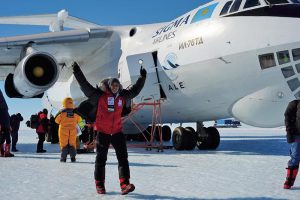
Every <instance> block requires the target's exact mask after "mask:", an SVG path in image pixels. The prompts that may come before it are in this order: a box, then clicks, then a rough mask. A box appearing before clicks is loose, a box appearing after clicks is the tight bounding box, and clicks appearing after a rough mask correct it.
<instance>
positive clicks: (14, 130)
mask: <svg viewBox="0 0 300 200" xmlns="http://www.w3.org/2000/svg"><path fill="white" fill-rule="evenodd" d="M21 121H23V117H22V115H21V114H20V113H17V114H13V115H12V116H10V126H11V139H12V145H11V151H12V152H17V151H19V150H18V149H17V148H16V146H17V142H18V138H19V133H18V132H19V128H20V122H21Z"/></svg>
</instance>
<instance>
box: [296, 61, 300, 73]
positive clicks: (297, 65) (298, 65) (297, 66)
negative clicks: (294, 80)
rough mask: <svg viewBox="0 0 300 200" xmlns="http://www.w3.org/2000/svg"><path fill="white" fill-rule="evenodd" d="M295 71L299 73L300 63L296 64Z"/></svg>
mask: <svg viewBox="0 0 300 200" xmlns="http://www.w3.org/2000/svg"><path fill="white" fill-rule="evenodd" d="M296 70H297V72H298V73H300V63H299V64H296Z"/></svg>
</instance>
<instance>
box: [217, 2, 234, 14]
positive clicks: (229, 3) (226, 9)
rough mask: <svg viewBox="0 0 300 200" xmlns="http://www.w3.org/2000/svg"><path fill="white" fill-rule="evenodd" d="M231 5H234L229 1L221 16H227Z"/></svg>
mask: <svg viewBox="0 0 300 200" xmlns="http://www.w3.org/2000/svg"><path fill="white" fill-rule="evenodd" d="M231 4H232V1H228V2H227V3H226V4H225V5H224V7H223V8H222V10H221V12H220V15H225V14H227V12H228V10H229V8H230V6H231Z"/></svg>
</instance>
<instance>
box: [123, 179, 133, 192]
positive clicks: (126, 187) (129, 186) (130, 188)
mask: <svg viewBox="0 0 300 200" xmlns="http://www.w3.org/2000/svg"><path fill="white" fill-rule="evenodd" d="M120 187H121V192H122V195H126V194H128V193H129V192H133V191H134V189H135V186H134V185H133V184H131V183H130V182H129V179H128V178H120Z"/></svg>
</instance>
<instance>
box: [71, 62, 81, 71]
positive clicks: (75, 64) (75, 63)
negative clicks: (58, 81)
mask: <svg viewBox="0 0 300 200" xmlns="http://www.w3.org/2000/svg"><path fill="white" fill-rule="evenodd" d="M72 68H73V72H74V73H76V72H79V71H80V67H79V65H78V64H77V62H74V63H73V64H72Z"/></svg>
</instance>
